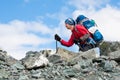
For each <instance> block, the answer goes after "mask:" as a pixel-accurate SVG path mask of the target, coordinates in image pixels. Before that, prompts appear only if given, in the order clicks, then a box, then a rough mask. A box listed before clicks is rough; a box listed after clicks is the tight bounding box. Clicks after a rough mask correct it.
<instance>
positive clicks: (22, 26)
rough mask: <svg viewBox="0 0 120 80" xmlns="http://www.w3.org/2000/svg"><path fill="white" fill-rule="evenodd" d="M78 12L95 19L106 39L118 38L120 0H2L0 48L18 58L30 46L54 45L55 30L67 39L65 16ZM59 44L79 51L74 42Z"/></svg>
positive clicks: (113, 39) (119, 32) (43, 46)
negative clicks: (67, 44)
mask: <svg viewBox="0 0 120 80" xmlns="http://www.w3.org/2000/svg"><path fill="white" fill-rule="evenodd" d="M79 14H84V15H86V16H87V17H89V18H92V19H94V20H95V21H96V23H97V24H98V25H99V30H100V31H101V32H102V34H103V35H104V38H105V40H107V41H120V37H119V36H118V34H120V31H119V29H118V28H119V26H120V23H119V21H120V1H119V0H54V1H51V0H12V1H11V0H1V1H0V36H1V39H0V48H2V49H4V50H6V51H7V52H8V54H10V55H11V56H13V57H15V58H17V59H21V58H22V57H24V56H25V53H26V52H27V51H30V50H33V51H40V50H42V49H55V40H54V34H55V33H57V34H59V35H60V36H61V38H62V39H65V40H68V39H69V37H70V35H71V32H70V31H69V30H67V29H66V28H65V27H64V20H65V19H66V18H68V17H72V18H73V19H76V17H77V16H78V15H79ZM58 46H59V47H63V48H66V49H68V50H72V51H75V52H77V51H78V50H77V49H78V48H77V46H75V45H73V46H72V47H70V48H67V47H64V46H62V45H61V44H59V43H58Z"/></svg>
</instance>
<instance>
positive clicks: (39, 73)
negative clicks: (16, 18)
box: [0, 48, 120, 80]
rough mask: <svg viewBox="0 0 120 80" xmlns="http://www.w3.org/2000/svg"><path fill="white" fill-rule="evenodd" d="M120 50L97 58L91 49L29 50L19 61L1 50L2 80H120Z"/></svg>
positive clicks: (0, 79)
mask: <svg viewBox="0 0 120 80" xmlns="http://www.w3.org/2000/svg"><path fill="white" fill-rule="evenodd" d="M119 62H120V50H117V51H114V52H110V53H109V55H108V56H101V57H96V52H95V50H94V49H91V50H89V51H87V52H79V53H74V52H70V51H68V50H65V49H62V48H58V51H57V53H56V52H55V51H51V50H41V51H39V52H38V51H29V52H27V53H26V56H25V58H23V59H21V60H16V59H14V58H12V57H11V56H9V55H7V52H6V51H2V50H0V80H119V78H120V63H119Z"/></svg>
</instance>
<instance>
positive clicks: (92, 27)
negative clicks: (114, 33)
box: [76, 15, 103, 43]
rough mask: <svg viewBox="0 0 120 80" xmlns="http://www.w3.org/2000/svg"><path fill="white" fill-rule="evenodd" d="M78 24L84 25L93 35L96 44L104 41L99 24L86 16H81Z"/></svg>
mask: <svg viewBox="0 0 120 80" xmlns="http://www.w3.org/2000/svg"><path fill="white" fill-rule="evenodd" d="M76 22H77V24H82V25H83V26H84V27H85V28H86V29H88V31H89V32H90V33H91V34H92V35H93V39H94V40H95V42H96V43H101V42H102V41H103V35H102V34H101V32H100V31H99V30H98V27H97V24H96V23H95V21H94V20H91V19H89V18H87V17H85V16H84V15H79V16H78V17H77V19H76Z"/></svg>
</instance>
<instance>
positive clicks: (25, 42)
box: [0, 20, 53, 59]
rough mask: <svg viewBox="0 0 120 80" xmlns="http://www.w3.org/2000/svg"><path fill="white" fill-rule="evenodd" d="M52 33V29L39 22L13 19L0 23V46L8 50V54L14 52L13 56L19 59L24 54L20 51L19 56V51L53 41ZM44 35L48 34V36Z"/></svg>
mask: <svg viewBox="0 0 120 80" xmlns="http://www.w3.org/2000/svg"><path fill="white" fill-rule="evenodd" d="M52 33H53V30H52V29H49V28H48V27H47V26H46V25H44V24H42V23H41V22H23V21H19V20H13V21H11V22H9V23H8V24H0V37H1V39H0V47H1V48H3V49H5V50H6V51H8V53H9V54H10V55H13V53H14V54H15V53H16V54H15V55H13V57H15V58H19V59H20V58H22V57H23V56H22V55H24V54H25V53H21V56H18V55H20V54H19V53H20V52H25V51H28V50H29V49H32V48H33V49H37V48H38V46H40V45H44V44H49V43H51V42H53V39H52V36H53V35H52ZM38 35H39V36H38ZM44 35H49V37H45V36H44ZM43 36H44V37H43ZM27 46H28V47H27ZM29 46H31V47H29ZM39 49H40V48H39ZM15 51H16V52H15ZM16 56H17V57H16Z"/></svg>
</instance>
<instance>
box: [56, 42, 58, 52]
mask: <svg viewBox="0 0 120 80" xmlns="http://www.w3.org/2000/svg"><path fill="white" fill-rule="evenodd" d="M57 48H58V45H57V40H56V53H57V52H58V49H57Z"/></svg>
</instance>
